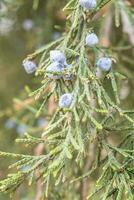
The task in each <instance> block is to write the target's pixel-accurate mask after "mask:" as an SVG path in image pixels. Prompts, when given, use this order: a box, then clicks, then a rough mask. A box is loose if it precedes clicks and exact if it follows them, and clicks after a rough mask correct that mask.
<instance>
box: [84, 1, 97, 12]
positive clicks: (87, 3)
mask: <svg viewBox="0 0 134 200" xmlns="http://www.w3.org/2000/svg"><path fill="white" fill-rule="evenodd" d="M80 5H81V6H82V7H83V8H84V9H86V10H92V9H94V8H95V7H96V6H97V2H96V0H80Z"/></svg>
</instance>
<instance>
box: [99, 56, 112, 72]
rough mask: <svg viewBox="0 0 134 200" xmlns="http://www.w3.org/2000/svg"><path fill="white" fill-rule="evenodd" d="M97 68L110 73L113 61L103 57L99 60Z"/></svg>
mask: <svg viewBox="0 0 134 200" xmlns="http://www.w3.org/2000/svg"><path fill="white" fill-rule="evenodd" d="M97 66H98V67H99V68H100V69H101V70H103V71H109V70H110V69H111V68H112V60H111V58H108V57H102V58H100V59H99V60H98V62H97Z"/></svg>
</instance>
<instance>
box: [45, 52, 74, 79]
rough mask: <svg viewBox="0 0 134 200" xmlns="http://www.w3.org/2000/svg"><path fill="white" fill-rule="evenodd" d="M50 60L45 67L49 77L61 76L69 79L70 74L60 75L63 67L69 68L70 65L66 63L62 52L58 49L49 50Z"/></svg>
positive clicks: (56, 77) (58, 77) (57, 77)
mask: <svg viewBox="0 0 134 200" xmlns="http://www.w3.org/2000/svg"><path fill="white" fill-rule="evenodd" d="M50 60H51V62H52V63H51V64H50V65H49V66H48V67H47V69H46V72H47V75H48V77H49V78H52V79H60V78H61V77H63V78H64V79H65V80H70V79H71V77H72V76H71V74H70V75H62V73H63V71H64V70H65V69H69V68H70V67H72V66H71V65H68V64H67V61H66V56H65V54H64V53H63V52H61V51H59V50H52V51H50Z"/></svg>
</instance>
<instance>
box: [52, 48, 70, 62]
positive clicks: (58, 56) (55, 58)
mask: <svg viewBox="0 0 134 200" xmlns="http://www.w3.org/2000/svg"><path fill="white" fill-rule="evenodd" d="M50 60H51V62H58V63H60V64H62V65H66V64H67V63H66V56H65V54H64V53H63V52H61V51H59V50H52V51H50Z"/></svg>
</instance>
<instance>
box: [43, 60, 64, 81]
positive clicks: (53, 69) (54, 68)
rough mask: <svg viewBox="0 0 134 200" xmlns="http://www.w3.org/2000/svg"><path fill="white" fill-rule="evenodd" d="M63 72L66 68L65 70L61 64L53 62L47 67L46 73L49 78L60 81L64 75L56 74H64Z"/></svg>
mask: <svg viewBox="0 0 134 200" xmlns="http://www.w3.org/2000/svg"><path fill="white" fill-rule="evenodd" d="M63 70H64V68H63V66H62V65H61V64H60V63H58V62H53V63H52V64H51V65H49V66H48V67H47V69H46V72H47V76H48V77H49V78H52V79H60V78H61V77H62V75H61V74H56V73H62V72H63ZM49 72H50V73H49ZM54 73H55V74H54Z"/></svg>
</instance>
